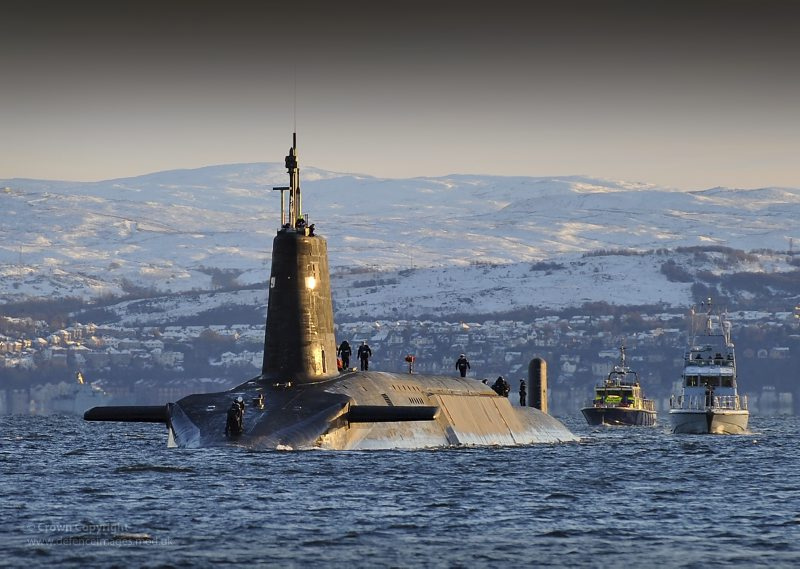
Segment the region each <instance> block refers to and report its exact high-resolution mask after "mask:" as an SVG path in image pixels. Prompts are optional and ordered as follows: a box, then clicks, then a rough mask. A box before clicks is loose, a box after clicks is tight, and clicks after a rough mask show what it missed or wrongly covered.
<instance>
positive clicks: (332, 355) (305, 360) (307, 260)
mask: <svg viewBox="0 0 800 569" xmlns="http://www.w3.org/2000/svg"><path fill="white" fill-rule="evenodd" d="M286 169H287V171H288V172H289V186H282V187H277V188H273V189H274V190H279V191H280V192H281V226H280V228H279V229H278V234H277V235H276V236H275V239H274V240H273V241H272V271H271V274H270V279H269V302H268V306H267V325H266V332H265V334H264V362H263V365H262V367H261V377H262V378H263V379H266V380H271V381H275V382H281V383H288V382H292V383H295V382H297V383H309V382H314V381H323V380H325V379H329V378H331V377H333V376H336V375H337V374H338V370H337V367H336V338H335V336H334V331H333V303H332V300H331V282H330V273H329V271H328V244H327V242H326V241H325V239H324V238H322V237H320V236H318V235H316V234H315V231H314V226H313V225H312V226H309V224H308V218H307V217H305V216H304V215H303V212H302V209H301V198H300V169H299V167H298V164H297V134H296V133H295V134H294V135H293V140H292V147H291V148H290V149H289V155H288V156H287V157H286ZM287 194H288V196H287ZM287 197H288V204H287V201H286V198H287Z"/></svg>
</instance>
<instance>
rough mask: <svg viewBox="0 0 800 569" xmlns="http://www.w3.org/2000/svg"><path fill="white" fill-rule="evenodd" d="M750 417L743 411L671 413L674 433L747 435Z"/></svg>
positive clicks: (683, 411) (682, 411) (684, 411)
mask: <svg viewBox="0 0 800 569" xmlns="http://www.w3.org/2000/svg"><path fill="white" fill-rule="evenodd" d="M749 417H750V415H749V413H748V412H747V411H741V410H718V411H715V410H698V411H686V410H681V411H670V414H669V418H670V424H671V425H672V432H673V433H685V434H696V435H704V434H714V435H741V434H744V433H747V432H748V431H747V423H748V419H749Z"/></svg>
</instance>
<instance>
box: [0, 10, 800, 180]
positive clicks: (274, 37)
mask: <svg viewBox="0 0 800 569" xmlns="http://www.w3.org/2000/svg"><path fill="white" fill-rule="evenodd" d="M0 14H1V16H0V124H1V125H2V130H1V131H0V132H1V133H2V136H0V178H10V177H31V178H56V179H73V180H99V179H106V178H112V177H122V176H131V175H137V174H144V173H148V172H153V171H157V170H166V169H173V168H192V167H198V166H204V165H210V164H221V163H232V162H257V161H268V162H277V161H281V160H282V159H283V156H284V155H285V154H286V150H287V147H288V145H289V143H290V141H291V131H292V129H293V126H294V108H295V84H296V108H297V112H296V124H297V130H298V141H299V151H300V158H301V165H306V166H316V167H320V168H325V169H329V170H334V171H340V172H361V173H367V174H372V175H375V176H386V177H407V176H423V175H425V176H427V175H445V174H450V173H478V174H509V175H530V176H548V175H566V174H586V175H593V176H599V177H606V178H613V179H625V180H632V181H645V182H653V183H657V184H661V185H667V186H675V187H680V188H687V189H699V188H706V187H711V186H716V185H725V186H732V187H760V186H768V185H784V186H795V187H800V164H798V162H800V120H798V119H800V2H790V1H785V2H776V1H771V0H747V1H744V0H728V1H722V0H720V1H702V0H698V1H692V2H681V1H676V0H670V1H664V2H661V1H645V0H630V1H616V2H612V1H604V0H595V1H569V0H566V1H556V0H554V1H552V2H536V1H527V2H504V1H502V0H485V1H482V2H473V1H465V0H460V1H457V2H449V1H436V0H427V1H425V2H417V1H403V2H384V1H376V0H371V1H368V2H348V1H346V0H339V1H325V2H320V1H308V0H305V1H300V0H298V1H297V2H281V3H277V2H268V1H261V2H236V1H230V0H229V1H225V2H222V1H214V2H203V1H198V0H193V1H180V0H171V1H158V2H148V1H143V0H138V1H135V2H125V1H117V2H111V1H108V2H82V1H80V0H71V1H69V2H56V1H50V2H43V1H37V0H11V1H9V0H5V1H4V2H3V4H2V8H1V9H0ZM295 70H296V82H295Z"/></svg>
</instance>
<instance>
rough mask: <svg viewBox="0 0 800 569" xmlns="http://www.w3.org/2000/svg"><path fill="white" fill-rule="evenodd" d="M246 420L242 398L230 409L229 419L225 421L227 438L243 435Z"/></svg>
mask: <svg viewBox="0 0 800 569" xmlns="http://www.w3.org/2000/svg"><path fill="white" fill-rule="evenodd" d="M243 420H244V401H243V400H242V398H241V397H239V399H238V400H236V401H234V402H233V403H231V407H230V409H228V417H227V419H226V421H225V436H226V437H235V436H238V435H241V434H242V431H243V430H244V429H243V425H242V423H243Z"/></svg>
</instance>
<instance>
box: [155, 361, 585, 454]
mask: <svg viewBox="0 0 800 569" xmlns="http://www.w3.org/2000/svg"><path fill="white" fill-rule="evenodd" d="M239 396H241V397H242V398H243V399H244V400H245V402H246V405H247V407H246V409H245V415H244V432H243V433H242V434H241V435H239V436H235V437H227V436H225V434H224V432H225V421H226V413H227V409H228V408H229V407H230V405H231V403H232V402H233V400H235V399H236V398H237V397H239ZM262 396H263V407H262V406H261V405H256V404H255V403H254V401H258V400H260V399H261V397H262ZM416 408H419V410H420V411H424V410H425V409H431V408H435V409H436V410H437V413H436V415H435V418H433V419H431V420H399V421H394V420H385V417H383V418H382V417H381V416H382V413H380V412H381V411H385V412H386V413H388V414H393V413H398V412H402V410H406V411H407V412H404V414H406V415H413V413H411V412H413V411H414V410H415V409H416ZM360 409H368V410H370V412H369V413H371V414H372V415H376V416H375V418H374V420H370V418H369V417H366V418H364V417H362V416H361V415H363V413H356V410H360ZM169 415H170V417H169V423H168V428H169V434H170V444H172V445H175V446H181V447H209V446H222V445H237V446H247V447H252V448H315V447H316V448H326V449H392V448H427V447H442V446H458V445H518V444H531V443H554V442H564V441H574V440H577V437H575V436H574V435H573V434H572V433H571V432H570V431H569V430H568V429H567V428H566V427H564V426H563V425H562V424H561V423H560V422H559V421H557V420H556V419H554V418H552V417H550V416H549V415H547V414H545V413H542V412H541V411H539V410H538V409H533V408H530V407H523V408H519V407H513V406H512V405H511V403H510V402H509V400H508V399H507V398H505V397H500V396H498V395H497V394H496V393H495V392H494V391H492V390H491V389H490V388H489V387H487V386H485V385H483V384H482V383H480V382H476V381H474V380H470V379H461V378H453V377H444V376H416V375H413V376H412V375H405V374H391V373H383V372H353V373H345V374H342V375H340V376H338V377H336V378H334V379H332V380H329V381H325V382H319V383H314V384H308V385H300V386H292V387H288V388H286V387H277V386H274V385H270V384H268V383H266V382H263V381H261V380H253V381H250V382H247V383H245V384H243V385H241V386H239V387H238V388H236V389H233V390H231V391H228V392H223V393H218V394H203V395H192V396H189V397H186V398H184V399H181V400H180V401H178V402H177V403H175V404H173V405H172V406H171V407H170V411H169ZM390 418H391V417H390Z"/></svg>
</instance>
